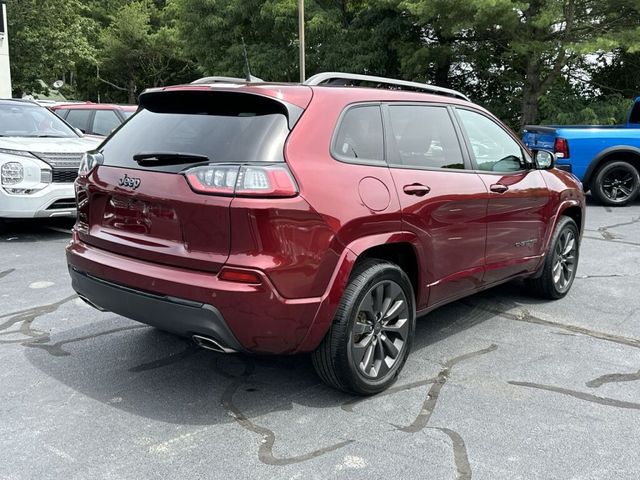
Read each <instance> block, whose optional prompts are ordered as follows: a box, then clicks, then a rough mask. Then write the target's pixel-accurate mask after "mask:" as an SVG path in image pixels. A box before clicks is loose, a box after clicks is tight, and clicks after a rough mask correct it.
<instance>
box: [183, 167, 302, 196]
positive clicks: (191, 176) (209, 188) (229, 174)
mask: <svg viewBox="0 0 640 480" xmlns="http://www.w3.org/2000/svg"><path fill="white" fill-rule="evenodd" d="M184 176H185V178H186V179H187V181H188V182H189V185H190V186H191V188H192V189H193V190H194V191H195V192H197V193H206V194H210V195H238V196H243V197H293V196H295V195H297V194H298V187H297V185H296V182H295V180H294V179H293V176H292V175H291V172H290V171H289V169H288V168H287V166H286V165H265V166H261V165H260V166H256V165H242V166H240V165H201V166H198V167H194V168H190V169H189V170H187V171H186V172H184Z"/></svg>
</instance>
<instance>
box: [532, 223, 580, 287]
mask: <svg viewBox="0 0 640 480" xmlns="http://www.w3.org/2000/svg"><path fill="white" fill-rule="evenodd" d="M578 235H579V234H578V227H577V225H576V222H574V221H573V219H572V218H570V217H565V216H563V217H561V218H560V220H559V221H558V225H556V229H555V231H554V232H553V237H552V238H551V242H550V244H549V250H548V251H547V255H546V256H545V260H544V265H543V266H542V272H541V274H540V275H539V276H538V277H537V278H529V279H527V280H526V281H525V283H526V285H527V287H528V288H529V291H531V292H532V293H533V294H534V295H537V296H539V297H542V298H548V299H550V300H557V299H559V298H562V297H564V296H565V295H566V294H567V293H569V289H570V288H571V285H572V284H573V280H574V279H575V278H576V270H577V269H578V258H579V255H580V243H579V239H578Z"/></svg>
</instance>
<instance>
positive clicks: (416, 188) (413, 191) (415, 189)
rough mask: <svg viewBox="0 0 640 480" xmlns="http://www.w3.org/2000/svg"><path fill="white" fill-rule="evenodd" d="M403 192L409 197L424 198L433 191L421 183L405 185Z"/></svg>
mask: <svg viewBox="0 0 640 480" xmlns="http://www.w3.org/2000/svg"><path fill="white" fill-rule="evenodd" d="M402 190H403V191H404V193H406V194H407V195H416V196H418V197H422V196H424V195H426V194H427V193H429V192H430V191H431V189H430V188H429V187H427V186H426V185H422V184H420V183H412V184H411V185H405V186H404V187H403V188H402Z"/></svg>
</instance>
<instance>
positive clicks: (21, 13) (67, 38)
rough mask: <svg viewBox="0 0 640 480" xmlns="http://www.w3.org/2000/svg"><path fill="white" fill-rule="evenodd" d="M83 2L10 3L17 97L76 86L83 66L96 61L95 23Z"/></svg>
mask: <svg viewBox="0 0 640 480" xmlns="http://www.w3.org/2000/svg"><path fill="white" fill-rule="evenodd" d="M86 13H87V12H86V9H85V7H84V5H83V4H82V3H81V2H80V1H79V0H8V2H7V20H8V27H9V37H10V42H9V49H10V52H9V55H10V57H11V77H12V84H13V93H14V95H15V96H21V95H22V94H23V93H30V92H36V93H39V92H40V91H41V90H42V86H41V84H40V82H39V81H38V80H43V81H44V82H45V84H47V85H51V83H52V82H53V81H54V80H57V79H64V78H67V79H68V80H69V81H70V82H71V83H72V84H73V83H74V75H75V73H76V67H77V65H78V63H79V62H82V61H86V60H92V59H94V58H95V54H96V50H95V48H94V46H93V45H91V44H90V43H89V40H88V38H89V36H90V35H91V32H92V30H93V29H95V23H94V22H93V21H92V20H91V19H89V18H87V17H86V16H85V15H86Z"/></svg>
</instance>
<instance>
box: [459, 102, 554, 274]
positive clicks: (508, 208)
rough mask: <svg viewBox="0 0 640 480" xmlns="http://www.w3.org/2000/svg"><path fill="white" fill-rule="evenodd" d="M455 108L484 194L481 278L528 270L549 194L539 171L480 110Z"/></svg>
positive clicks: (540, 238)
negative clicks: (486, 198)
mask: <svg viewBox="0 0 640 480" xmlns="http://www.w3.org/2000/svg"><path fill="white" fill-rule="evenodd" d="M456 112H457V115H458V118H459V120H460V123H461V125H462V128H463V130H464V133H465V137H466V139H467V144H468V149H469V151H470V153H471V157H472V158H471V159H472V162H473V164H474V168H475V169H476V171H477V172H478V175H479V176H480V178H481V179H482V181H483V182H484V183H485V185H486V188H487V189H488V190H489V196H490V198H489V210H488V224H487V250H486V273H485V276H484V283H493V282H496V281H500V280H503V279H506V278H509V277H511V276H513V275H517V274H519V273H523V272H526V271H530V270H531V269H532V268H534V267H535V266H536V265H537V263H538V259H539V256H540V255H541V254H542V248H543V243H544V242H543V239H544V234H545V231H546V226H547V221H546V218H547V214H546V211H547V205H548V203H549V200H550V199H549V192H548V189H547V185H546V184H545V182H544V179H543V177H542V174H541V173H540V171H538V170H535V169H533V164H532V162H531V159H530V158H529V156H528V154H527V153H526V152H525V151H524V149H523V148H522V147H521V145H520V143H518V141H517V140H516V139H515V137H514V136H512V134H511V133H509V132H508V131H507V130H506V129H505V128H504V127H503V126H502V125H500V124H498V123H497V122H496V121H494V120H493V119H492V118H490V117H489V116H488V115H486V114H484V113H483V112H480V111H476V110H472V109H468V108H456Z"/></svg>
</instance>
